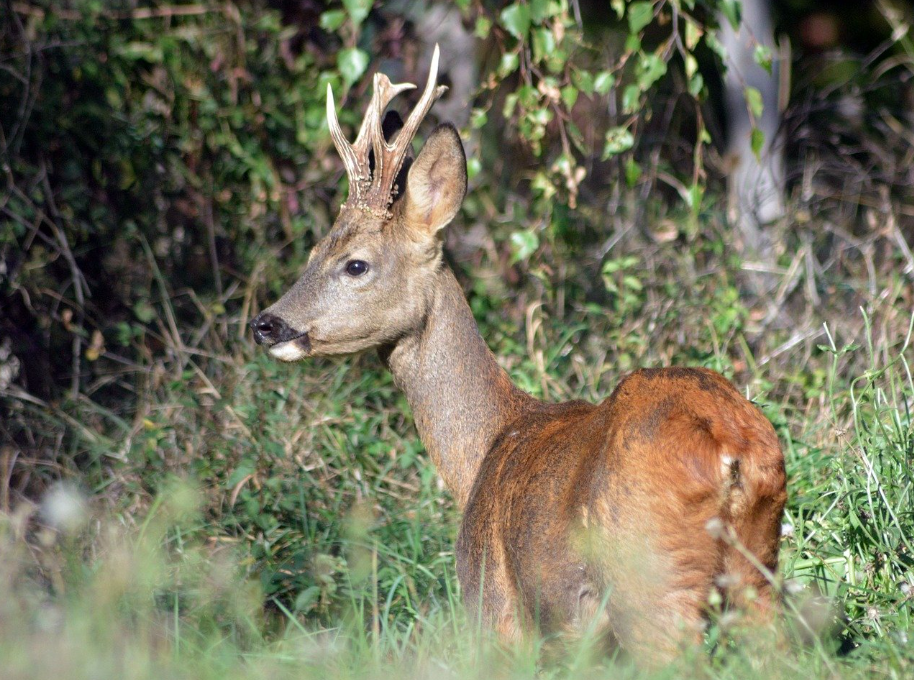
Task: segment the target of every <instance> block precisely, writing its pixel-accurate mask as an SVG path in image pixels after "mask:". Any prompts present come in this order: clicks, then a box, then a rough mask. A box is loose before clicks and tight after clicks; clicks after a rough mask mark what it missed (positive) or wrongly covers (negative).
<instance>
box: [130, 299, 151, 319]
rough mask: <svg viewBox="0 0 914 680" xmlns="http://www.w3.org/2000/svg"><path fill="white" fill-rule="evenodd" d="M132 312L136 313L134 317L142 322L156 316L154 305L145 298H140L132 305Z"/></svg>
mask: <svg viewBox="0 0 914 680" xmlns="http://www.w3.org/2000/svg"><path fill="white" fill-rule="evenodd" d="M133 313H134V314H136V318H137V319H139V320H140V321H142V322H143V323H149V322H150V321H152V320H153V319H154V318H156V310H155V307H153V306H152V305H151V304H149V303H148V302H147V301H146V300H140V301H139V302H137V303H136V304H135V305H133Z"/></svg>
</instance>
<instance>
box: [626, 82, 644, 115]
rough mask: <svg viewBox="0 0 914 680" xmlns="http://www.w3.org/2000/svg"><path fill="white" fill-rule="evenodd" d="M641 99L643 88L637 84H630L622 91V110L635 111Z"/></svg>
mask: <svg viewBox="0 0 914 680" xmlns="http://www.w3.org/2000/svg"><path fill="white" fill-rule="evenodd" d="M640 101H641V88H640V87H638V86H637V85H628V86H627V87H626V88H625V90H624V91H623V92H622V111H623V112H624V113H634V112H635V111H636V110H637V109H638V104H639V103H640Z"/></svg>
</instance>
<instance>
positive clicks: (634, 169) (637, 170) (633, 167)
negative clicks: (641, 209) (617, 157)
mask: <svg viewBox="0 0 914 680" xmlns="http://www.w3.org/2000/svg"><path fill="white" fill-rule="evenodd" d="M639 179H641V166H640V165H638V163H637V161H635V159H634V158H632V157H629V158H628V160H626V161H625V183H626V184H628V186H629V187H634V186H635V185H636V184H637V183H638V180H639Z"/></svg>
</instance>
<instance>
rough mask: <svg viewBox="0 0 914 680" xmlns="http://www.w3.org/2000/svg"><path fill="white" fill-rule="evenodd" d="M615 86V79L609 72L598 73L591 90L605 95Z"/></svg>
mask: <svg viewBox="0 0 914 680" xmlns="http://www.w3.org/2000/svg"><path fill="white" fill-rule="evenodd" d="M615 84H616V78H615V76H613V74H612V73H610V72H609V71H600V73H598V74H597V75H596V77H595V78H594V79H593V89H594V90H595V91H596V92H598V93H599V94H606V93H607V92H609V90H610V89H611V88H612V86H613V85H615Z"/></svg>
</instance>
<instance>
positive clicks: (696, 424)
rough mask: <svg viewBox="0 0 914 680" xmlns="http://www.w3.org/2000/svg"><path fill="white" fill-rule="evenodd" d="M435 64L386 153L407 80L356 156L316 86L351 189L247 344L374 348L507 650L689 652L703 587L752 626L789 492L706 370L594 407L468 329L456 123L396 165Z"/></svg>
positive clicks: (466, 578)
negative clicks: (584, 646) (456, 252)
mask: <svg viewBox="0 0 914 680" xmlns="http://www.w3.org/2000/svg"><path fill="white" fill-rule="evenodd" d="M437 63H438V50H437V48H436V50H435V54H434V56H433V58H432V65H431V73H430V74H429V77H428V83H427V85H426V88H425V91H424V93H423V94H422V96H421V98H420V100H419V103H418V104H417V106H416V109H415V110H414V111H413V112H412V114H411V115H410V116H409V118H408V119H407V121H406V123H405V125H404V126H403V128H402V130H401V131H400V132H399V135H398V136H397V137H396V138H394V141H393V142H392V143H390V142H389V141H388V139H390V138H391V137H392V135H393V133H394V132H395V131H394V130H390V129H387V130H385V127H389V126H386V125H384V124H383V123H386V122H388V121H389V120H390V117H388V118H387V119H383V116H384V111H385V109H386V107H387V105H388V104H389V103H390V101H391V99H392V98H393V97H394V96H395V95H396V94H397V93H399V92H402V91H403V90H405V89H408V88H411V87H414V86H412V85H393V84H392V83H391V82H390V80H389V79H388V78H387V77H386V76H384V75H381V74H378V75H375V77H374V95H373V97H372V99H371V102H370V104H369V106H368V112H367V114H366V115H365V118H364V121H363V123H362V126H361V129H360V131H359V134H358V137H357V138H356V140H355V142H354V143H353V144H350V143H348V142H347V141H346V139H345V138H344V136H343V133H342V131H341V129H340V125H339V122H338V121H337V117H336V111H335V107H334V102H333V94H332V92H331V91H330V89H329V88H328V91H327V116H328V122H329V126H330V132H331V135H332V137H333V141H334V144H335V146H336V148H337V150H338V151H339V153H340V155H341V156H342V158H343V162H344V164H345V166H346V172H347V174H348V176H349V196H348V198H347V200H346V202H345V204H344V205H343V206H342V207H341V208H340V212H339V216H338V217H337V219H336V222H335V223H334V225H333V228H332V229H331V230H330V232H329V233H328V234H327V236H326V237H325V238H324V239H323V240H321V241H320V242H319V243H318V244H317V245H316V246H315V247H314V249H313V250H312V251H311V254H310V257H309V259H308V263H307V266H306V267H305V271H304V274H302V276H301V278H300V279H299V280H298V281H297V282H296V283H295V285H294V286H292V288H291V289H290V290H289V291H288V292H286V293H285V294H284V295H283V296H282V297H281V298H280V299H279V301H278V302H276V303H275V304H274V305H272V306H271V307H269V308H268V309H266V310H265V311H264V312H263V313H262V314H260V315H259V316H258V317H257V318H255V319H254V320H253V321H252V322H251V328H252V329H253V332H254V337H255V339H256V341H257V342H258V343H259V344H262V345H265V346H266V347H268V348H269V352H270V354H272V355H273V356H274V357H276V358H277V359H280V360H283V361H297V360H300V359H304V358H305V357H311V356H328V355H345V354H353V353H356V352H361V351H364V350H368V349H372V348H374V349H376V350H377V351H378V354H379V355H380V358H381V361H382V362H383V363H384V364H385V365H386V366H387V367H388V368H389V369H390V370H391V371H392V373H393V376H394V379H395V381H396V383H397V385H398V386H399V387H400V388H401V389H402V390H404V391H405V393H406V397H407V399H408V401H409V403H410V406H411V408H412V411H413V415H414V417H415V421H416V426H417V428H418V430H419V435H420V437H421V438H422V441H423V443H424V444H425V447H426V449H427V450H428V452H429V455H430V456H431V458H432V460H433V461H434V463H435V465H436V466H437V469H438V471H439V473H440V475H441V477H442V479H443V480H444V482H445V484H446V485H447V487H448V488H449V489H450V491H451V493H452V494H453V495H454V498H455V499H456V501H457V503H458V504H459V506H460V507H461V508H462V509H463V511H464V515H463V522H462V526H461V529H460V534H459V537H458V539H457V550H456V553H457V570H458V577H459V579H460V583H461V585H462V589H463V597H464V600H465V604H466V606H467V608H468V610H469V613H470V616H471V617H473V619H472V620H476V618H475V617H479V619H481V620H482V621H484V622H486V623H487V624H488V625H489V626H490V627H491V628H494V629H495V630H496V631H497V632H498V633H500V634H501V635H502V636H504V637H505V638H508V639H510V638H515V637H518V636H520V635H521V634H523V633H524V632H525V631H527V630H531V629H532V628H534V627H535V626H539V629H540V630H542V631H543V632H547V633H548V632H567V633H571V634H573V632H574V631H575V630H581V629H584V628H586V627H588V626H591V625H594V624H596V625H598V626H599V627H600V631H601V634H603V633H605V638H606V639H607V640H608V641H612V642H614V643H615V644H618V645H621V646H622V648H623V649H627V650H629V652H633V653H635V654H636V655H645V653H646V652H648V651H651V652H652V653H653V656H652V658H653V659H654V660H657V659H663V658H669V657H670V656H672V655H673V654H675V653H676V651H677V649H678V647H679V645H680V644H681V643H683V642H684V641H697V640H700V638H701V630H702V625H703V623H704V621H705V619H706V614H707V602H708V596H709V594H710V592H711V590H712V589H713V588H720V589H721V590H722V591H723V594H725V595H726V596H728V597H729V598H731V599H735V600H745V601H747V602H746V606H748V607H750V608H752V609H753V610H754V611H755V612H756V613H760V614H765V612H767V610H768V609H769V608H770V606H771V605H772V602H773V598H774V594H773V590H772V588H771V585H770V583H769V581H768V580H767V579H766V578H765V575H764V574H763V573H761V572H762V570H760V569H759V568H757V567H758V566H760V565H761V566H763V567H764V568H767V570H772V571H773V570H774V569H775V568H776V564H777V553H778V539H779V529H780V518H781V512H782V510H783V506H784V502H785V498H786V491H785V475H784V459H783V456H782V454H781V450H780V446H779V443H778V440H777V438H776V436H775V433H774V429H773V428H772V426H771V424H770V423H769V422H768V421H767V420H766V419H765V418H764V416H762V414H761V413H760V412H759V410H758V409H757V408H756V407H755V406H753V405H752V404H751V403H749V402H748V401H747V400H746V399H745V398H743V397H742V396H741V395H740V394H739V392H737V390H736V389H735V388H734V387H733V386H732V385H731V384H730V383H729V382H728V381H727V380H726V379H724V378H723V377H722V376H721V375H719V374H717V373H715V372H713V371H710V370H706V369H701V368H669V369H643V370H639V371H636V372H635V373H633V374H631V375H629V376H628V377H626V378H625V379H624V380H623V381H622V382H621V383H620V384H619V386H618V387H617V388H616V389H615V391H614V392H613V393H612V395H611V396H610V397H609V398H608V399H607V400H606V401H604V402H603V403H601V404H599V405H593V404H589V403H585V402H582V401H573V402H568V403H563V404H547V403H543V402H540V401H538V400H537V399H535V398H533V397H531V396H530V395H528V394H526V393H524V392H522V391H521V390H520V389H518V388H517V387H515V386H514V385H513V384H512V382H511V380H510V379H509V377H508V375H507V374H506V373H505V371H504V370H503V369H502V368H501V367H500V366H499V364H498V362H497V361H496V360H495V357H494V356H493V355H492V353H491V352H490V351H489V349H488V347H487V346H486V344H485V342H484V341H483V339H482V337H480V334H479V331H478V329H477V326H476V322H475V320H474V318H473V315H472V313H471V312H470V308H469V306H468V305H467V302H466V299H465V298H464V295H463V291H462V290H461V288H460V286H459V284H458V283H457V280H456V279H455V278H454V275H453V274H452V273H451V270H450V269H449V268H448V267H447V265H446V264H444V262H443V260H442V238H441V230H442V229H443V228H444V227H445V226H446V225H447V224H448V223H449V222H450V221H451V220H452V219H453V218H454V216H455V215H456V214H457V211H458V210H459V208H460V205H461V202H462V201H463V198H464V195H465V193H466V187H467V175H466V158H465V156H464V152H463V146H462V144H461V141H460V137H459V135H458V133H457V130H456V129H455V128H454V127H453V126H452V125H449V124H444V125H439V126H438V127H437V128H436V129H435V130H434V131H433V132H432V134H431V136H430V137H429V138H428V140H427V141H426V142H425V145H424V147H423V148H422V150H421V152H420V153H419V155H418V157H417V158H416V160H415V162H412V163H410V162H408V161H407V156H408V153H409V151H410V144H411V140H412V138H413V136H414V135H415V133H416V129H417V128H418V126H419V123H420V121H421V120H422V119H423V118H424V116H425V115H426V114H427V113H428V111H429V109H430V108H431V106H432V104H433V103H434V101H435V99H436V98H437V97H438V96H440V95H441V93H442V92H443V91H444V88H443V87H436V74H437ZM382 120H383V122H382ZM397 122H399V118H398V117H397ZM709 526H710V527H711V528H714V527H717V528H718V529H721V528H722V530H719V531H709V530H708V528H707V527H709ZM737 548H739V549H737ZM740 550H743V551H748V552H747V553H745V554H744V553H742V552H740ZM746 555H749V556H750V557H751V558H752V559H748V558H747V556H746ZM753 563H754V564H755V566H753ZM749 588H754V590H755V591H756V597H755V598H754V599H753V598H751V597H750V598H746V597H742V594H743V593H745V591H746V589H749Z"/></svg>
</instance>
